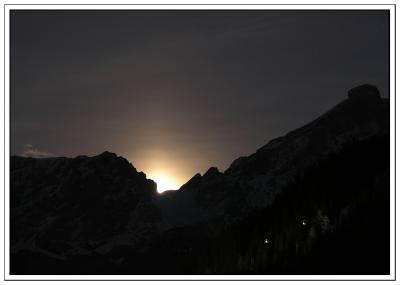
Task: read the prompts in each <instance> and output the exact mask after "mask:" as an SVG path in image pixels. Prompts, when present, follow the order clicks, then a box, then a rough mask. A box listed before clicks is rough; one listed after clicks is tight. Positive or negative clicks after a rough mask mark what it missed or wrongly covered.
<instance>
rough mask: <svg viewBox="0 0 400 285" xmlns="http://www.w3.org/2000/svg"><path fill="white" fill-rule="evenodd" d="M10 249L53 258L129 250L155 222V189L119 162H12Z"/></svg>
mask: <svg viewBox="0 0 400 285" xmlns="http://www.w3.org/2000/svg"><path fill="white" fill-rule="evenodd" d="M10 194H11V195H10V197H11V213H10V214H11V250H12V252H14V253H15V252H18V251H20V250H31V251H38V252H41V253H43V254H48V255H51V256H53V257H57V258H61V259H63V258H65V257H66V256H68V255H75V254H91V253H92V252H98V253H106V252H108V251H109V250H111V248H112V247H113V246H115V244H129V245H130V246H134V245H135V243H136V241H137V238H138V233H144V232H148V233H149V232H152V231H155V229H156V224H157V221H158V220H159V219H160V215H159V211H158V209H157V208H155V207H154V206H153V205H152V203H151V200H152V197H153V196H154V195H156V185H155V183H154V182H153V181H151V180H148V179H146V175H145V174H144V173H142V172H140V173H139V172H137V171H136V169H135V168H134V167H133V166H132V165H131V164H130V163H129V162H128V161H127V160H126V159H124V158H122V157H117V156H116V155H115V154H113V153H109V152H104V153H102V154H100V155H98V156H94V157H87V156H78V157H76V158H63V157H61V158H43V159H33V158H23V157H12V158H11V193H10Z"/></svg>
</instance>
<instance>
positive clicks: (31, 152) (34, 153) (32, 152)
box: [21, 144, 53, 158]
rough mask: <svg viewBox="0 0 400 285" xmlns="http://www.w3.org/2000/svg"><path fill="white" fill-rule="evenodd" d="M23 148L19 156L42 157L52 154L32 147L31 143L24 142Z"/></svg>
mask: <svg viewBox="0 0 400 285" xmlns="http://www.w3.org/2000/svg"><path fill="white" fill-rule="evenodd" d="M24 148H25V149H24V151H23V152H22V153H21V156H23V157H34V158H43V157H49V156H52V155H53V154H52V153H50V152H47V151H41V150H38V149H37V148H34V147H33V145H31V144H25V145H24Z"/></svg>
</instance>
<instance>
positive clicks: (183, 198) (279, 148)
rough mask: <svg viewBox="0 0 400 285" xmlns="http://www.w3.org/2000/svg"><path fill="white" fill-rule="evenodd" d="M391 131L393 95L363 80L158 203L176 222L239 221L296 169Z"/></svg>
mask: <svg viewBox="0 0 400 285" xmlns="http://www.w3.org/2000/svg"><path fill="white" fill-rule="evenodd" d="M388 133H389V101H388V100H387V99H382V98H380V94H379V91H378V90H377V89H376V87H374V86H371V85H362V86H359V87H356V88H354V89H352V90H350V91H349V94H348V99H347V100H345V101H343V102H341V103H339V104H338V105H336V106H335V107H334V108H332V109H331V110H330V111H328V112H327V113H325V114H323V115H322V116H320V117H319V118H317V119H316V120H314V121H312V122H311V123H309V124H307V125H305V126H303V127H301V128H299V129H297V130H294V131H292V132H289V133H288V134H287V135H285V136H283V137H279V138H277V139H274V140H272V141H270V142H269V143H268V144H266V145H265V146H263V147H261V148H260V149H258V150H257V151H256V153H254V154H252V155H250V156H248V157H240V158H239V159H237V160H235V161H234V162H233V163H232V165H231V166H230V167H229V168H228V169H227V170H226V171H225V172H224V173H223V174H222V173H221V174H216V173H215V170H214V175H211V176H210V175H204V176H201V175H200V174H196V176H194V177H193V178H192V179H191V180H190V181H189V182H188V183H187V184H185V185H184V186H182V188H181V189H180V190H179V191H176V192H175V193H170V194H169V197H168V200H165V199H160V201H156V203H157V205H158V206H159V207H160V208H161V210H162V213H163V217H164V220H166V221H167V224H168V225H170V226H171V227H174V226H182V225H188V224H193V223H195V222H201V221H205V220H218V221H220V223H222V224H230V223H234V222H235V221H238V220H240V219H242V218H243V217H245V216H246V215H247V214H248V213H250V212H251V211H253V210H254V209H257V208H263V207H266V206H268V205H269V204H270V203H271V202H272V201H273V199H274V197H275V196H276V195H277V194H278V193H279V192H280V191H281V189H282V188H283V187H285V186H286V185H287V183H288V182H289V181H290V180H291V179H293V178H294V177H295V175H296V174H298V173H301V172H302V171H303V170H304V169H305V168H306V167H308V166H310V165H312V164H315V163H317V162H318V161H319V160H321V159H323V158H324V157H326V156H327V155H329V154H330V153H332V152H335V151H338V150H340V149H341V148H342V147H343V145H345V144H346V143H347V142H350V141H363V140H366V139H368V138H371V137H373V136H377V135H384V134H388ZM177 205H181V206H180V207H177Z"/></svg>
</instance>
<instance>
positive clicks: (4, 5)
mask: <svg viewBox="0 0 400 285" xmlns="http://www.w3.org/2000/svg"><path fill="white" fill-rule="evenodd" d="M10 5H12V6H19V5H34V6H44V5H52V6H59V5H63V6H69V5H73V6H90V5H97V4H3V20H4V23H3V28H4V38H3V41H4V50H3V52H4V55H3V60H4V63H5V62H6V51H5V35H6V33H5V31H6V27H5V21H6V19H5V14H6V6H10ZM100 5H102V6H110V5H111V6H140V5H147V6H160V5H163V6H182V5H184V6H224V5H231V4H144V3H143V4H100ZM233 5H235V6H274V5H275V4H233ZM279 5H280V6H293V5H294V4H279ZM296 5H301V6H315V5H316V4H296ZM318 5H319V6H337V5H339V4H318ZM382 5H387V6H393V7H394V15H393V16H394V39H393V40H394V58H393V60H394V94H393V95H394V96H393V97H394V279H367V280H365V279H257V280H254V279H123V280H121V279H6V276H5V271H6V267H5V261H6V256H5V255H4V268H3V270H4V281H396V280H397V278H396V4H384V3H382V4H368V6H382ZM340 6H364V4H340ZM50 10H51V9H50ZM54 10H58V9H54ZM63 10H69V9H63ZM70 10H79V9H70ZM93 10H94V9H93ZM110 10H119V9H110ZM124 10H126V9H124ZM171 10H172V9H171ZM185 10H190V9H183V10H182V11H185ZM204 10H212V9H204ZM204 10H203V11H204ZM248 10H251V9H248ZM257 10H260V9H257ZM287 10H290V9H287ZM293 10H298V9H293ZM317 10H323V9H317ZM389 23H390V18H389ZM389 32H390V25H389ZM389 43H390V37H389ZM389 62H390V44H389ZM9 68H10V65H9ZM3 69H4V70H3V71H4V77H3V83H4V86H3V88H4V90H3V94H4V99H3V100H4V111H5V108H6V105H5V104H6V94H5V93H6V92H5V91H6V87H5V72H6V67H5V64H4V67H3ZM389 73H390V71H389ZM389 86H390V75H389ZM389 100H390V94H389ZM10 105H11V102H10ZM9 116H11V115H10V114H9ZM3 119H4V150H3V152H4V157H6V146H5V140H6V137H5V131H6V129H5V126H6V121H5V119H6V114H5V112H4V118H3ZM8 119H9V128H10V129H11V117H9V118H8ZM9 145H11V137H10V138H9ZM3 163H4V165H3V166H4V177H5V175H6V173H5V169H6V168H5V167H6V161H5V159H4V162H3ZM9 168H10V165H9ZM5 190H6V182H5V179H4V193H3V195H4V198H3V199H4V203H5ZM3 206H4V208H3V211H4V213H3V215H4V216H3V217H4V221H3V223H4V224H3V226H4V228H3V234H4V240H3V241H4V245H3V250H4V251H5V247H6V244H5V226H6V220H5V211H6V210H5V204H4V205H3ZM10 222H11V221H10ZM9 258H10V257H9ZM252 276H254V275H252Z"/></svg>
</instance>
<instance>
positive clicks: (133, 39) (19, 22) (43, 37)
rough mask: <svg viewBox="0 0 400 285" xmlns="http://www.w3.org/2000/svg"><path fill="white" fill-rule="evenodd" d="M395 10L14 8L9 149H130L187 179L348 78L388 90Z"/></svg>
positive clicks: (308, 116) (157, 170) (299, 119)
mask: <svg viewBox="0 0 400 285" xmlns="http://www.w3.org/2000/svg"><path fill="white" fill-rule="evenodd" d="M388 17H389V13H388V12H386V11H368V10H363V11H334V10H331V11H261V10H259V11H216V10H215V11H206V10H204V11H200V10H198V11H127V10H125V11H123V10H122V11H76V10H75V11H74V10H70V11H55V10H50V11H38V10H36V11H34V10H33V11H22V10H19V11H12V12H11V20H10V21H11V32H10V45H11V46H10V51H11V55H10V61H11V62H10V66H11V71H10V72H11V73H10V75H11V85H10V87H11V88H10V89H11V94H10V97H11V153H12V154H23V153H24V152H25V153H26V154H30V155H37V156H38V155H39V156H40V155H43V156H46V155H53V156H76V155H81V154H86V155H95V154H98V153H101V152H103V151H104V150H108V151H112V152H115V153H117V154H119V155H121V156H124V157H125V158H127V159H128V160H129V161H130V162H132V164H133V165H134V166H135V167H136V168H137V169H138V170H141V171H144V172H145V173H147V174H148V175H149V176H150V177H152V178H156V177H159V176H160V175H165V176H166V177H169V178H170V179H171V180H173V181H174V182H175V183H176V184H182V183H184V182H185V181H186V180H188V179H189V178H190V177H192V176H193V175H194V174H195V173H197V172H200V173H203V172H204V171H206V170H207V169H208V167H210V166H217V167H219V168H220V170H225V169H226V168H227V167H228V166H229V165H230V163H231V162H232V161H233V160H234V159H236V158H237V157H239V156H243V155H248V154H250V153H252V152H254V151H255V150H256V149H257V148H259V147H261V146H262V145H264V144H266V143H267V142H268V141H269V140H270V139H273V138H275V137H277V136H281V135H284V134H285V133H287V132H288V131H291V130H293V129H294V128H297V127H300V126H302V125H303V124H305V123H307V122H309V121H310V120H312V119H314V118H315V117H317V116H318V115H320V114H322V113H323V112H325V111H327V110H328V109H330V108H331V107H333V105H335V104H336V103H338V102H340V101H341V100H343V99H345V97H346V92H347V90H348V89H350V88H352V87H354V86H356V85H359V84H363V83H370V84H374V85H376V86H377V87H378V88H379V90H380V91H381V93H382V94H383V96H385V97H388V93H389V92H388V90H389V81H388V80H389V26H388V24H389V18H388Z"/></svg>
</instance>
